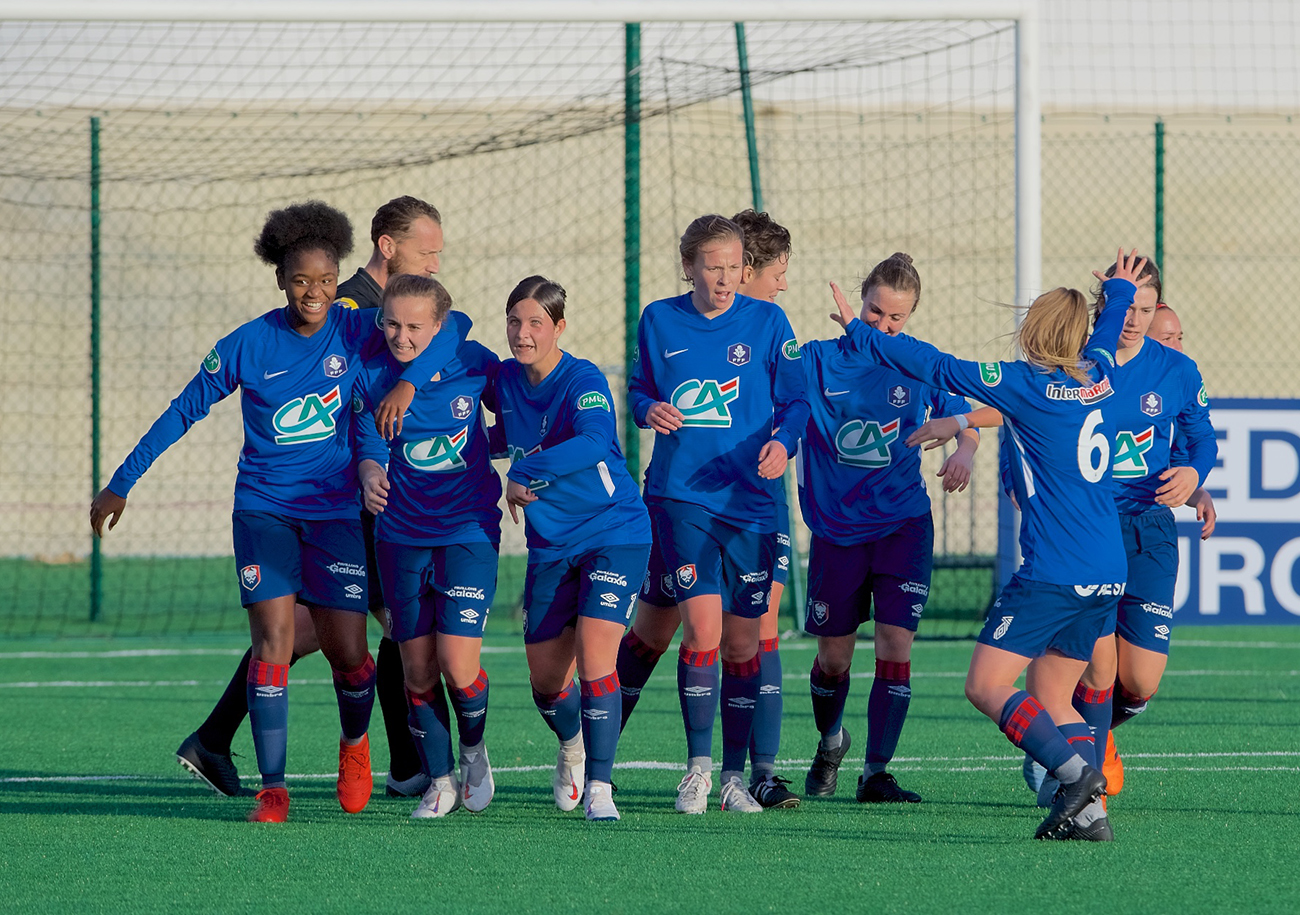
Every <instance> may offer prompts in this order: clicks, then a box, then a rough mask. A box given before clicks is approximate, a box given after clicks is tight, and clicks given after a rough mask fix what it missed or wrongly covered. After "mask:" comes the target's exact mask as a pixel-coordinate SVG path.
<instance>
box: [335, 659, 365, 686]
mask: <svg viewBox="0 0 1300 915" xmlns="http://www.w3.org/2000/svg"><path fill="white" fill-rule="evenodd" d="M333 672H334V682H335V683H339V684H342V685H343V686H347V687H351V688H352V689H356V688H357V687H361V686H366V685H367V684H369V683H370V682H371V681H373V680H374V679H375V659H374V658H373V657H371V656H370V655H369V654H367V655H366V660H365V662H364V663H362V665H361V666H360V667H358V668H356V669H355V670H339V669H338V668H337V667H336V668H334V669H333Z"/></svg>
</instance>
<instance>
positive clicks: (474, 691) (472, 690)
mask: <svg viewBox="0 0 1300 915" xmlns="http://www.w3.org/2000/svg"><path fill="white" fill-rule="evenodd" d="M487 687H488V675H487V671H485V670H484V669H483V668H481V667H480V668H479V669H478V676H477V677H475V678H474V682H473V683H471V684H470V685H469V686H467V687H465V688H464V689H461V688H460V687H452V692H453V693H455V694H456V697H457V698H459V699H473V698H475V697H476V696H478V695H479V694H480V693H482V692H483V690H485V689H487Z"/></svg>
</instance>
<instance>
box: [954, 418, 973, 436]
mask: <svg viewBox="0 0 1300 915" xmlns="http://www.w3.org/2000/svg"><path fill="white" fill-rule="evenodd" d="M956 420H957V434H958V435H960V434H961V433H963V432H965V431H966V430H967V429H969V428H970V420H969V419H967V418H966V414H965V413H962V414H960V415H958V416H957V417H956Z"/></svg>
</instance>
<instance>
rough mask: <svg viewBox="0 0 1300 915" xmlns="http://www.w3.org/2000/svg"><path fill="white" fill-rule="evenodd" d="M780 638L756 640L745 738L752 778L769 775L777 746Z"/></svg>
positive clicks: (778, 735) (773, 765)
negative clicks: (750, 728)
mask: <svg viewBox="0 0 1300 915" xmlns="http://www.w3.org/2000/svg"><path fill="white" fill-rule="evenodd" d="M780 641H781V640H780V639H763V640H762V641H761V642H759V643H758V665H759V667H758V700H757V704H756V705H755V706H754V732H753V733H752V734H751V735H750V737H749V762H750V766H751V768H752V770H753V774H754V776H755V777H760V776H761V777H764V778H766V777H767V776H769V775H771V774H772V773H773V772H774V771H775V769H776V754H777V751H778V750H779V749H780V748H781V653H780V652H779V651H778V650H777V649H778V647H779V646H780Z"/></svg>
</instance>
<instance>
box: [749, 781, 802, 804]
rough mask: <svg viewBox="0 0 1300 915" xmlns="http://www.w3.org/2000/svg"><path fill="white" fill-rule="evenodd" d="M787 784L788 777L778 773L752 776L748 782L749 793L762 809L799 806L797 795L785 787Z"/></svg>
mask: <svg viewBox="0 0 1300 915" xmlns="http://www.w3.org/2000/svg"><path fill="white" fill-rule="evenodd" d="M788 784H790V780H789V779H788V778H781V777H780V776H778V775H769V776H767V777H766V778H754V779H752V780H751V781H750V783H749V793H750V795H751V796H753V798H754V800H756V801H758V802H759V803H760V804H762V805H763V809H764V810H793V809H794V808H796V807H798V806H799V795H797V794H795V793H794V792H793V791H791V790H790V789H789V788H787V787H786V785H788Z"/></svg>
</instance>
